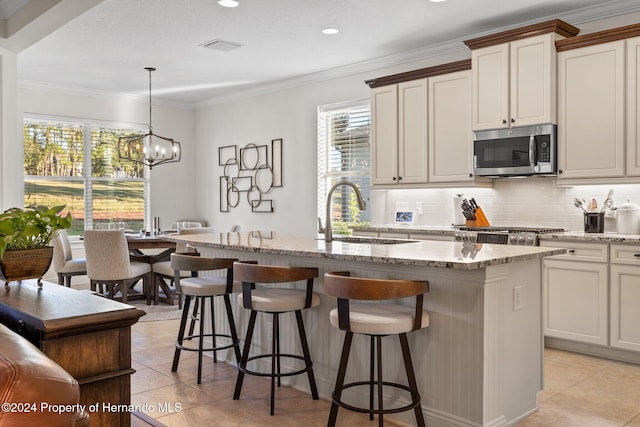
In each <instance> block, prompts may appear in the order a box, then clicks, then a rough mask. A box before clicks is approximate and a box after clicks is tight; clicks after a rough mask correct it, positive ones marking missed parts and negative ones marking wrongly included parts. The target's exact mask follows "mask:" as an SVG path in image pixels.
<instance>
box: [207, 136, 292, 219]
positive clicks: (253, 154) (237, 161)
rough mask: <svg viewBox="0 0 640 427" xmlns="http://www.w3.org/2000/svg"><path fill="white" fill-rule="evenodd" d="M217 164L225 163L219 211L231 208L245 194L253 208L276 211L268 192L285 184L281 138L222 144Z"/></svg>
mask: <svg viewBox="0 0 640 427" xmlns="http://www.w3.org/2000/svg"><path fill="white" fill-rule="evenodd" d="M218 165H220V166H223V167H224V172H223V174H222V176H221V177H220V212H230V210H231V208H235V207H237V206H238V205H239V204H240V200H241V199H243V198H246V200H247V203H248V204H249V206H251V211H252V212H273V209H274V206H273V200H271V199H266V198H265V195H266V194H269V193H270V192H271V190H273V189H274V188H276V187H282V185H283V184H282V139H272V140H271V145H270V146H269V145H256V144H247V145H245V146H244V147H240V148H238V146H237V145H227V146H224V147H220V148H218Z"/></svg>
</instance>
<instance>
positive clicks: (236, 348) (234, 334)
mask: <svg viewBox="0 0 640 427" xmlns="http://www.w3.org/2000/svg"><path fill="white" fill-rule="evenodd" d="M223 298H224V305H225V307H226V311H227V319H228V320H229V329H230V331H231V339H232V340H233V351H234V353H235V354H236V363H240V359H241V358H242V356H241V355H240V341H238V332H237V331H236V323H235V321H234V320H233V311H232V310H231V300H230V299H229V294H224V295H223Z"/></svg>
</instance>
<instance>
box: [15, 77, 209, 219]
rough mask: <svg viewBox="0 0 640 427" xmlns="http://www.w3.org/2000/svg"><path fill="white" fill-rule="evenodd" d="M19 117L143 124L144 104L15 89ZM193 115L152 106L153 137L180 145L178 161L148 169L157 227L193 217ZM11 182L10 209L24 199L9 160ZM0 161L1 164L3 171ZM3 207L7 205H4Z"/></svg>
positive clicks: (18, 152)
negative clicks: (15, 194) (158, 221)
mask: <svg viewBox="0 0 640 427" xmlns="http://www.w3.org/2000/svg"><path fill="white" fill-rule="evenodd" d="M18 112H19V116H20V119H22V117H23V115H24V114H25V113H32V114H41V115H50V116H63V117H72V118H86V119H94V120H100V121H109V122H118V123H131V124H142V125H146V124H147V123H148V121H149V104H148V101H147V100H146V99H130V98H123V97H110V96H98V95H79V94H70V93H61V92H55V91H45V90H34V89H26V88H20V89H19V90H18ZM194 129H195V117H194V113H193V110H192V109H190V108H180V107H171V106H163V105H154V106H153V130H154V133H156V134H158V135H161V136H164V137H169V138H174V139H175V140H177V141H180V142H181V143H182V161H181V162H180V163H173V164H167V165H162V166H158V167H156V168H154V169H153V170H152V171H151V216H160V217H161V220H162V223H161V224H162V226H163V227H168V226H169V225H170V222H173V221H176V220H178V219H183V218H193V217H195V211H196V208H195V206H196V199H197V197H196V193H195V187H196V185H195V168H194V164H195V159H196V157H197V146H198V144H196V142H195V132H194ZM9 149H10V154H9V155H10V156H11V158H13V159H22V157H23V148H22V139H20V138H17V139H16V140H15V141H12V144H11V146H10V147H9ZM15 164H16V165H17V167H16V169H17V171H13V175H15V176H12V177H11V182H13V183H15V184H14V187H13V191H14V192H18V191H19V194H20V196H19V198H18V199H17V200H15V201H14V205H16V204H17V205H21V204H22V200H23V198H24V189H23V186H22V181H23V175H22V174H23V173H24V171H23V168H22V161H20V162H15ZM4 166H5V161H4V160H3V167H4ZM7 207H8V206H7Z"/></svg>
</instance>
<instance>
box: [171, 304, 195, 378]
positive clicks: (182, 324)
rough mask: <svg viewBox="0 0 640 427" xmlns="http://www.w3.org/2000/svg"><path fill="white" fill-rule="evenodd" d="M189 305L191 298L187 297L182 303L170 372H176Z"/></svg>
mask: <svg viewBox="0 0 640 427" xmlns="http://www.w3.org/2000/svg"><path fill="white" fill-rule="evenodd" d="M189 304H191V297H190V296H189V295H187V297H186V298H185V301H184V310H182V320H180V329H179V330H178V341H177V345H176V351H175V352H174V353H173V365H172V366H171V372H176V371H177V370H178V362H180V347H178V346H182V340H183V338H184V330H185V329H186V327H187V317H189Z"/></svg>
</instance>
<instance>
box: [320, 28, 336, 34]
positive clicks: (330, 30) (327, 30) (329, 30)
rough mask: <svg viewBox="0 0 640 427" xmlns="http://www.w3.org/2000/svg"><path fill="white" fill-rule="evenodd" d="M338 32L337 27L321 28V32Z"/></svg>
mask: <svg viewBox="0 0 640 427" xmlns="http://www.w3.org/2000/svg"><path fill="white" fill-rule="evenodd" d="M339 32H340V30H339V29H337V28H325V29H323V30H322V34H338V33H339Z"/></svg>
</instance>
